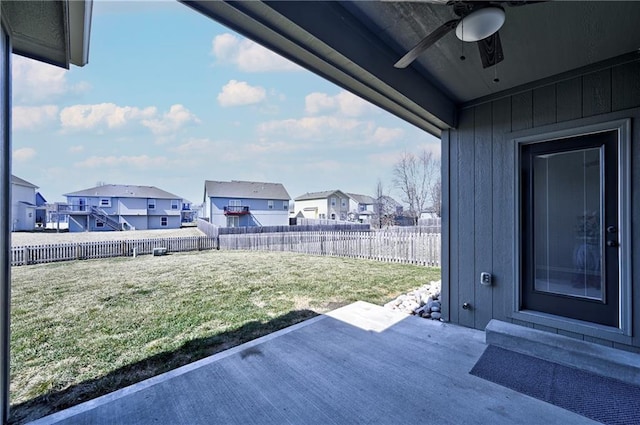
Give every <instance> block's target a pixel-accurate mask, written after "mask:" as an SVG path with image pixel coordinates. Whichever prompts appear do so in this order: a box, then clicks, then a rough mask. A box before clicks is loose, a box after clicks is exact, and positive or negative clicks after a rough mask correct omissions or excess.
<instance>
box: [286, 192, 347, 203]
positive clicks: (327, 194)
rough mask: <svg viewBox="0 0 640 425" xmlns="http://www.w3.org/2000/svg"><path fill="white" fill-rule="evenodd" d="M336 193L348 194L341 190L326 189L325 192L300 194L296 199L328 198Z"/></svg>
mask: <svg viewBox="0 0 640 425" xmlns="http://www.w3.org/2000/svg"><path fill="white" fill-rule="evenodd" d="M334 193H338V194H340V195H342V196H347V195H345V193H344V192H343V191H341V190H325V191H324V192H307V193H305V194H304V195H300V196H298V197H297V198H296V199H295V200H296V201H308V200H311V199H326V198H328V197H330V196H331V195H333V194H334Z"/></svg>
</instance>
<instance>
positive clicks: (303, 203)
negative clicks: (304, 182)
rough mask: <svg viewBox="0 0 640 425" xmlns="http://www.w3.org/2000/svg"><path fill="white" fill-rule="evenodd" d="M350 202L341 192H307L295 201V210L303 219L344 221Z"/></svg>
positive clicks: (347, 196)
mask: <svg viewBox="0 0 640 425" xmlns="http://www.w3.org/2000/svg"><path fill="white" fill-rule="evenodd" d="M350 200H351V198H350V197H349V195H347V194H346V193H344V192H343V191H341V190H325V191H323V192H307V193H305V194H304V195H300V196H298V197H297V198H296V199H295V210H296V211H297V214H298V216H299V215H300V214H302V217H303V218H311V219H320V220H342V221H346V220H347V218H348V214H349V201H350Z"/></svg>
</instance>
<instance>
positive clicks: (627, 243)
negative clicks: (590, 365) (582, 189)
mask: <svg viewBox="0 0 640 425" xmlns="http://www.w3.org/2000/svg"><path fill="white" fill-rule="evenodd" d="M612 130H614V131H617V132H618V172H617V175H618V191H619V193H618V229H619V234H618V237H619V243H620V252H619V260H618V266H619V272H620V275H619V282H620V287H619V299H618V302H619V315H620V317H619V325H618V326H617V327H613V326H606V325H601V324H597V323H592V322H585V321H582V320H577V319H571V318H567V317H563V316H557V315H552V314H548V313H543V312H539V311H532V310H524V309H521V307H520V306H521V305H522V282H521V276H522V234H521V229H522V217H521V205H522V191H521V183H522V182H521V174H520V173H521V169H520V165H521V160H522V158H521V150H522V149H521V148H522V146H523V145H526V144H532V143H540V142H545V141H551V140H558V139H563V138H569V137H576V136H580V135H585V134H591V133H599V132H603V131H612ZM509 140H510V141H511V144H512V147H513V154H514V162H513V164H514V167H515V169H514V177H515V181H514V187H513V189H514V194H513V196H514V200H515V204H514V205H515V208H514V226H515V227H514V229H513V230H514V233H513V234H514V235H515V238H514V253H515V262H514V273H513V300H512V309H511V310H512V313H511V316H512V318H514V319H517V320H522V321H526V322H529V323H533V324H537V325H543V326H548V327H553V328H556V329H563V330H566V331H569V332H575V333H581V334H584V335H591V336H595V337H600V338H603V337H604V336H607V337H609V338H610V339H613V340H616V341H618V342H621V343H629V341H630V337H631V335H632V301H633V300H632V298H631V295H632V294H631V286H632V276H631V264H632V263H631V249H632V246H631V243H632V240H631V207H632V205H631V118H629V112H628V111H627V112H626V114H624V115H622V114H620V113H618V114H607V115H602V116H598V117H592V118H587V119H581V120H577V121H571V122H567V123H562V124H556V125H551V126H546V127H542V128H537V129H529V130H524V131H520V132H517V133H511V134H510V137H509Z"/></svg>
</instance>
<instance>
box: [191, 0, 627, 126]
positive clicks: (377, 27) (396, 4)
mask: <svg viewBox="0 0 640 425" xmlns="http://www.w3.org/2000/svg"><path fill="white" fill-rule="evenodd" d="M182 1H184V0H182ZM472 3H473V2H447V1H444V0H424V1H344V0H338V1H317V2H316V1H283V2H272V1H251V2H211V1H206V0H195V1H189V2H186V1H185V4H187V5H188V6H190V7H192V8H194V9H196V10H198V11H199V12H201V13H203V14H204V15H206V16H209V17H211V18H213V19H215V20H217V21H218V22H221V23H222V24H224V25H226V26H228V27H230V28H232V29H234V30H235V31H237V32H239V33H241V34H244V35H245V36H247V37H249V38H250V39H252V40H254V41H256V42H258V43H260V44H262V45H264V46H266V47H267V48H269V49H271V50H273V51H275V52H276V53H278V54H280V55H282V56H284V57H286V58H288V59H290V60H293V61H294V62H296V63H298V64H300V65H301V66H303V67H305V68H307V69H309V70H311V71H313V72H315V73H317V74H318V75H320V76H321V77H324V78H326V79H328V80H330V81H332V82H333V83H335V84H338V85H339V86H342V87H344V88H345V89H347V90H349V91H351V92H353V93H355V94H357V95H358V96H360V97H362V98H363V99H365V100H368V101H370V102H372V103H374V104H376V105H378V106H380V107H381V108H383V109H385V110H387V111H389V112H391V113H393V114H395V115H397V116H399V117H401V118H402V119H404V120H406V121H408V122H411V123H413V124H415V125H416V126H418V127H420V128H422V129H424V130H426V131H428V132H430V133H431V134H433V135H435V136H440V134H441V132H442V131H443V130H446V129H450V128H455V127H456V126H457V116H458V110H459V109H461V108H466V107H469V106H472V105H477V104H480V103H484V102H487V101H490V100H493V99H497V98H501V97H506V96H508V95H512V94H514V93H517V92H519V91H521V90H524V89H525V88H528V89H532V88H539V87H540V88H542V87H545V86H546V85H548V84H549V83H550V82H551V81H554V82H557V81H558V80H559V79H566V80H569V79H571V78H573V77H574V76H576V75H580V74H585V73H587V72H597V71H600V70H605V69H608V68H610V67H611V66H613V65H616V64H621V63H626V62H631V61H639V60H640V51H638V46H640V26H639V25H637V17H638V16H640V2H633V1H583V2H575V1H569V2H564V1H548V2H524V1H523V2H507V1H504V2H501V3H502V5H503V6H504V10H505V14H506V18H505V23H504V25H503V26H502V28H501V29H500V31H499V34H500V39H501V45H502V50H503V52H504V60H503V61H501V62H500V63H499V64H498V65H497V66H491V67H488V68H483V65H482V62H481V59H480V54H479V52H478V46H477V43H464V44H463V43H462V42H461V41H460V40H458V38H457V37H456V36H455V34H454V31H451V32H449V33H447V34H446V35H444V36H443V37H442V38H440V39H439V40H438V41H437V42H436V43H434V44H433V45H432V46H431V47H429V48H428V49H427V50H426V51H424V52H423V53H422V54H420V55H419V56H418V57H417V59H416V60H415V61H414V62H413V63H412V64H410V65H409V66H408V67H407V68H405V69H397V68H395V67H394V64H395V63H396V62H397V61H398V60H399V59H400V58H401V57H402V56H404V55H405V54H406V53H407V52H408V51H409V50H411V49H412V48H413V47H414V46H416V44H417V43H419V42H420V41H421V40H422V39H424V38H425V37H426V36H427V35H428V34H431V33H432V32H433V31H435V30H436V29H437V28H439V27H441V26H442V25H443V24H444V23H445V22H447V21H450V20H452V19H456V18H457V15H456V14H455V13H454V8H455V6H456V5H458V6H464V5H465V4H472ZM523 4H524V5H523ZM461 55H464V56H465V57H466V60H464V61H463V60H461V59H460V57H461ZM552 77H553V80H551V78H552ZM495 79H497V80H498V81H497V82H494V80H495Z"/></svg>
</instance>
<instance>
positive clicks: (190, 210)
mask: <svg viewBox="0 0 640 425" xmlns="http://www.w3.org/2000/svg"><path fill="white" fill-rule="evenodd" d="M196 218H198V211H197V209H196V207H195V206H194V205H193V203H192V202H191V201H187V200H186V199H183V200H182V208H181V209H180V221H181V222H182V223H193V222H194V221H196Z"/></svg>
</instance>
